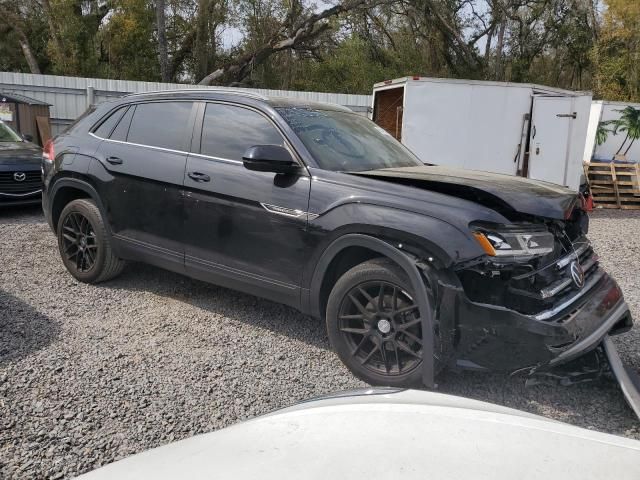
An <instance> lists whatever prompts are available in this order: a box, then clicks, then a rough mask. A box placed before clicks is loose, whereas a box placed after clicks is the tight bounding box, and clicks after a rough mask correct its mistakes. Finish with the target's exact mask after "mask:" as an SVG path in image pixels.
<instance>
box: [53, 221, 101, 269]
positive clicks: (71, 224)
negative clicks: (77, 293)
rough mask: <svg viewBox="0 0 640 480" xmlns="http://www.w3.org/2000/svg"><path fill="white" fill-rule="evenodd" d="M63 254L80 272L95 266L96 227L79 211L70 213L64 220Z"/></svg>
mask: <svg viewBox="0 0 640 480" xmlns="http://www.w3.org/2000/svg"><path fill="white" fill-rule="evenodd" d="M61 233H62V247H63V248H62V254H63V255H64V256H65V257H66V259H67V262H68V263H69V264H75V268H76V270H77V271H78V272H80V273H86V272H89V271H90V270H91V269H92V268H94V266H95V264H96V259H97V256H98V244H97V241H96V234H95V229H94V228H93V226H92V225H91V222H90V221H89V219H88V218H87V217H85V216H84V215H82V214H81V213H79V212H71V213H69V214H68V215H67V216H66V217H65V218H64V220H63V222H62V232H61Z"/></svg>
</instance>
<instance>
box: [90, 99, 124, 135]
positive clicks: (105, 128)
mask: <svg viewBox="0 0 640 480" xmlns="http://www.w3.org/2000/svg"><path fill="white" fill-rule="evenodd" d="M126 111H127V109H126V107H125V108H119V109H118V110H116V111H115V112H113V113H112V114H111V115H109V116H108V117H107V118H106V120H104V121H103V122H102V123H101V124H100V126H99V127H98V128H96V129H95V130H94V131H93V133H94V134H95V135H97V136H98V137H100V138H109V135H111V132H112V131H113V128H114V127H115V126H116V125H117V124H118V121H119V120H120V119H121V118H122V115H124V112H126Z"/></svg>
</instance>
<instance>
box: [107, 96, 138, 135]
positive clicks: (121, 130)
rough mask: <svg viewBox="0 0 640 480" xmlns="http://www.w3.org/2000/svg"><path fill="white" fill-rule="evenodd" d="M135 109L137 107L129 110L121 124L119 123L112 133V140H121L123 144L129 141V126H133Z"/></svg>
mask: <svg viewBox="0 0 640 480" xmlns="http://www.w3.org/2000/svg"><path fill="white" fill-rule="evenodd" d="M135 109H136V107H135V105H134V106H132V107H129V108H128V109H127V111H126V112H127V113H125V114H124V116H123V117H122V119H121V120H120V122H118V126H117V127H116V128H115V130H114V131H113V132H111V136H110V137H109V138H110V139H111V140H119V141H121V142H124V141H126V140H127V133H128V132H129V125H131V117H133V112H134V111H135Z"/></svg>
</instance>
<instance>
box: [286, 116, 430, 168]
mask: <svg viewBox="0 0 640 480" xmlns="http://www.w3.org/2000/svg"><path fill="white" fill-rule="evenodd" d="M277 110H278V112H279V113H280V115H282V117H283V118H284V119H285V121H286V122H287V123H288V124H289V126H291V128H292V129H293V131H294V132H295V133H296V134H297V135H298V137H300V140H302V143H304V145H305V147H307V150H309V152H310V153H311V155H313V158H314V159H315V160H316V162H318V165H319V166H320V168H322V169H323V170H333V171H340V172H361V171H365V170H377V169H379V168H391V167H413V166H417V165H422V163H421V162H420V161H419V160H418V159H417V158H416V157H415V155H413V154H412V153H411V152H410V151H409V150H408V149H407V148H406V147H405V146H404V145H402V144H401V143H400V142H398V141H397V140H396V139H395V138H393V137H392V136H391V135H389V134H388V133H387V132H386V131H385V130H383V129H382V128H380V127H379V126H377V125H376V124H375V123H373V122H372V121H371V120H369V119H367V118H366V117H363V116H361V115H357V114H355V113H347V112H338V111H335V110H314V109H309V108H294V107H287V108H278V109H277Z"/></svg>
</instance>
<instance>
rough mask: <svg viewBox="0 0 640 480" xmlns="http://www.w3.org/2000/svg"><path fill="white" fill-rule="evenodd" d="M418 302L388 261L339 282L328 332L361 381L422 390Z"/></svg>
mask: <svg viewBox="0 0 640 480" xmlns="http://www.w3.org/2000/svg"><path fill="white" fill-rule="evenodd" d="M414 299H415V296H414V294H413V287H412V285H411V281H410V280H409V278H408V277H407V275H406V274H405V272H404V270H402V269H401V268H400V267H399V266H398V265H396V264H395V263H393V262H392V261H391V260H389V259H387V258H376V259H373V260H369V261H367V262H364V263H361V264H360V265H356V266H355V267H353V268H352V269H350V270H348V271H347V272H346V273H345V274H344V275H342V277H340V279H339V280H338V281H337V282H336V284H335V286H334V287H333V290H332V291H331V293H330V295H329V300H328V302H327V314H326V321H327V333H328V335H329V340H330V342H331V345H332V347H333V349H334V350H335V352H336V353H337V354H338V356H339V357H340V359H341V360H342V362H343V363H344V364H345V365H346V366H347V368H349V370H351V372H352V373H353V374H354V375H355V376H356V377H358V378H360V379H361V380H364V381H365V382H367V383H369V384H370V385H384V386H391V387H416V386H420V385H422V354H423V348H422V323H421V320H420V314H419V311H418V306H417V303H416V302H415V300H414ZM434 333H435V332H434ZM434 361H436V365H435V368H436V372H437V371H439V369H440V364H439V363H440V362H437V358H436V359H434Z"/></svg>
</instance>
